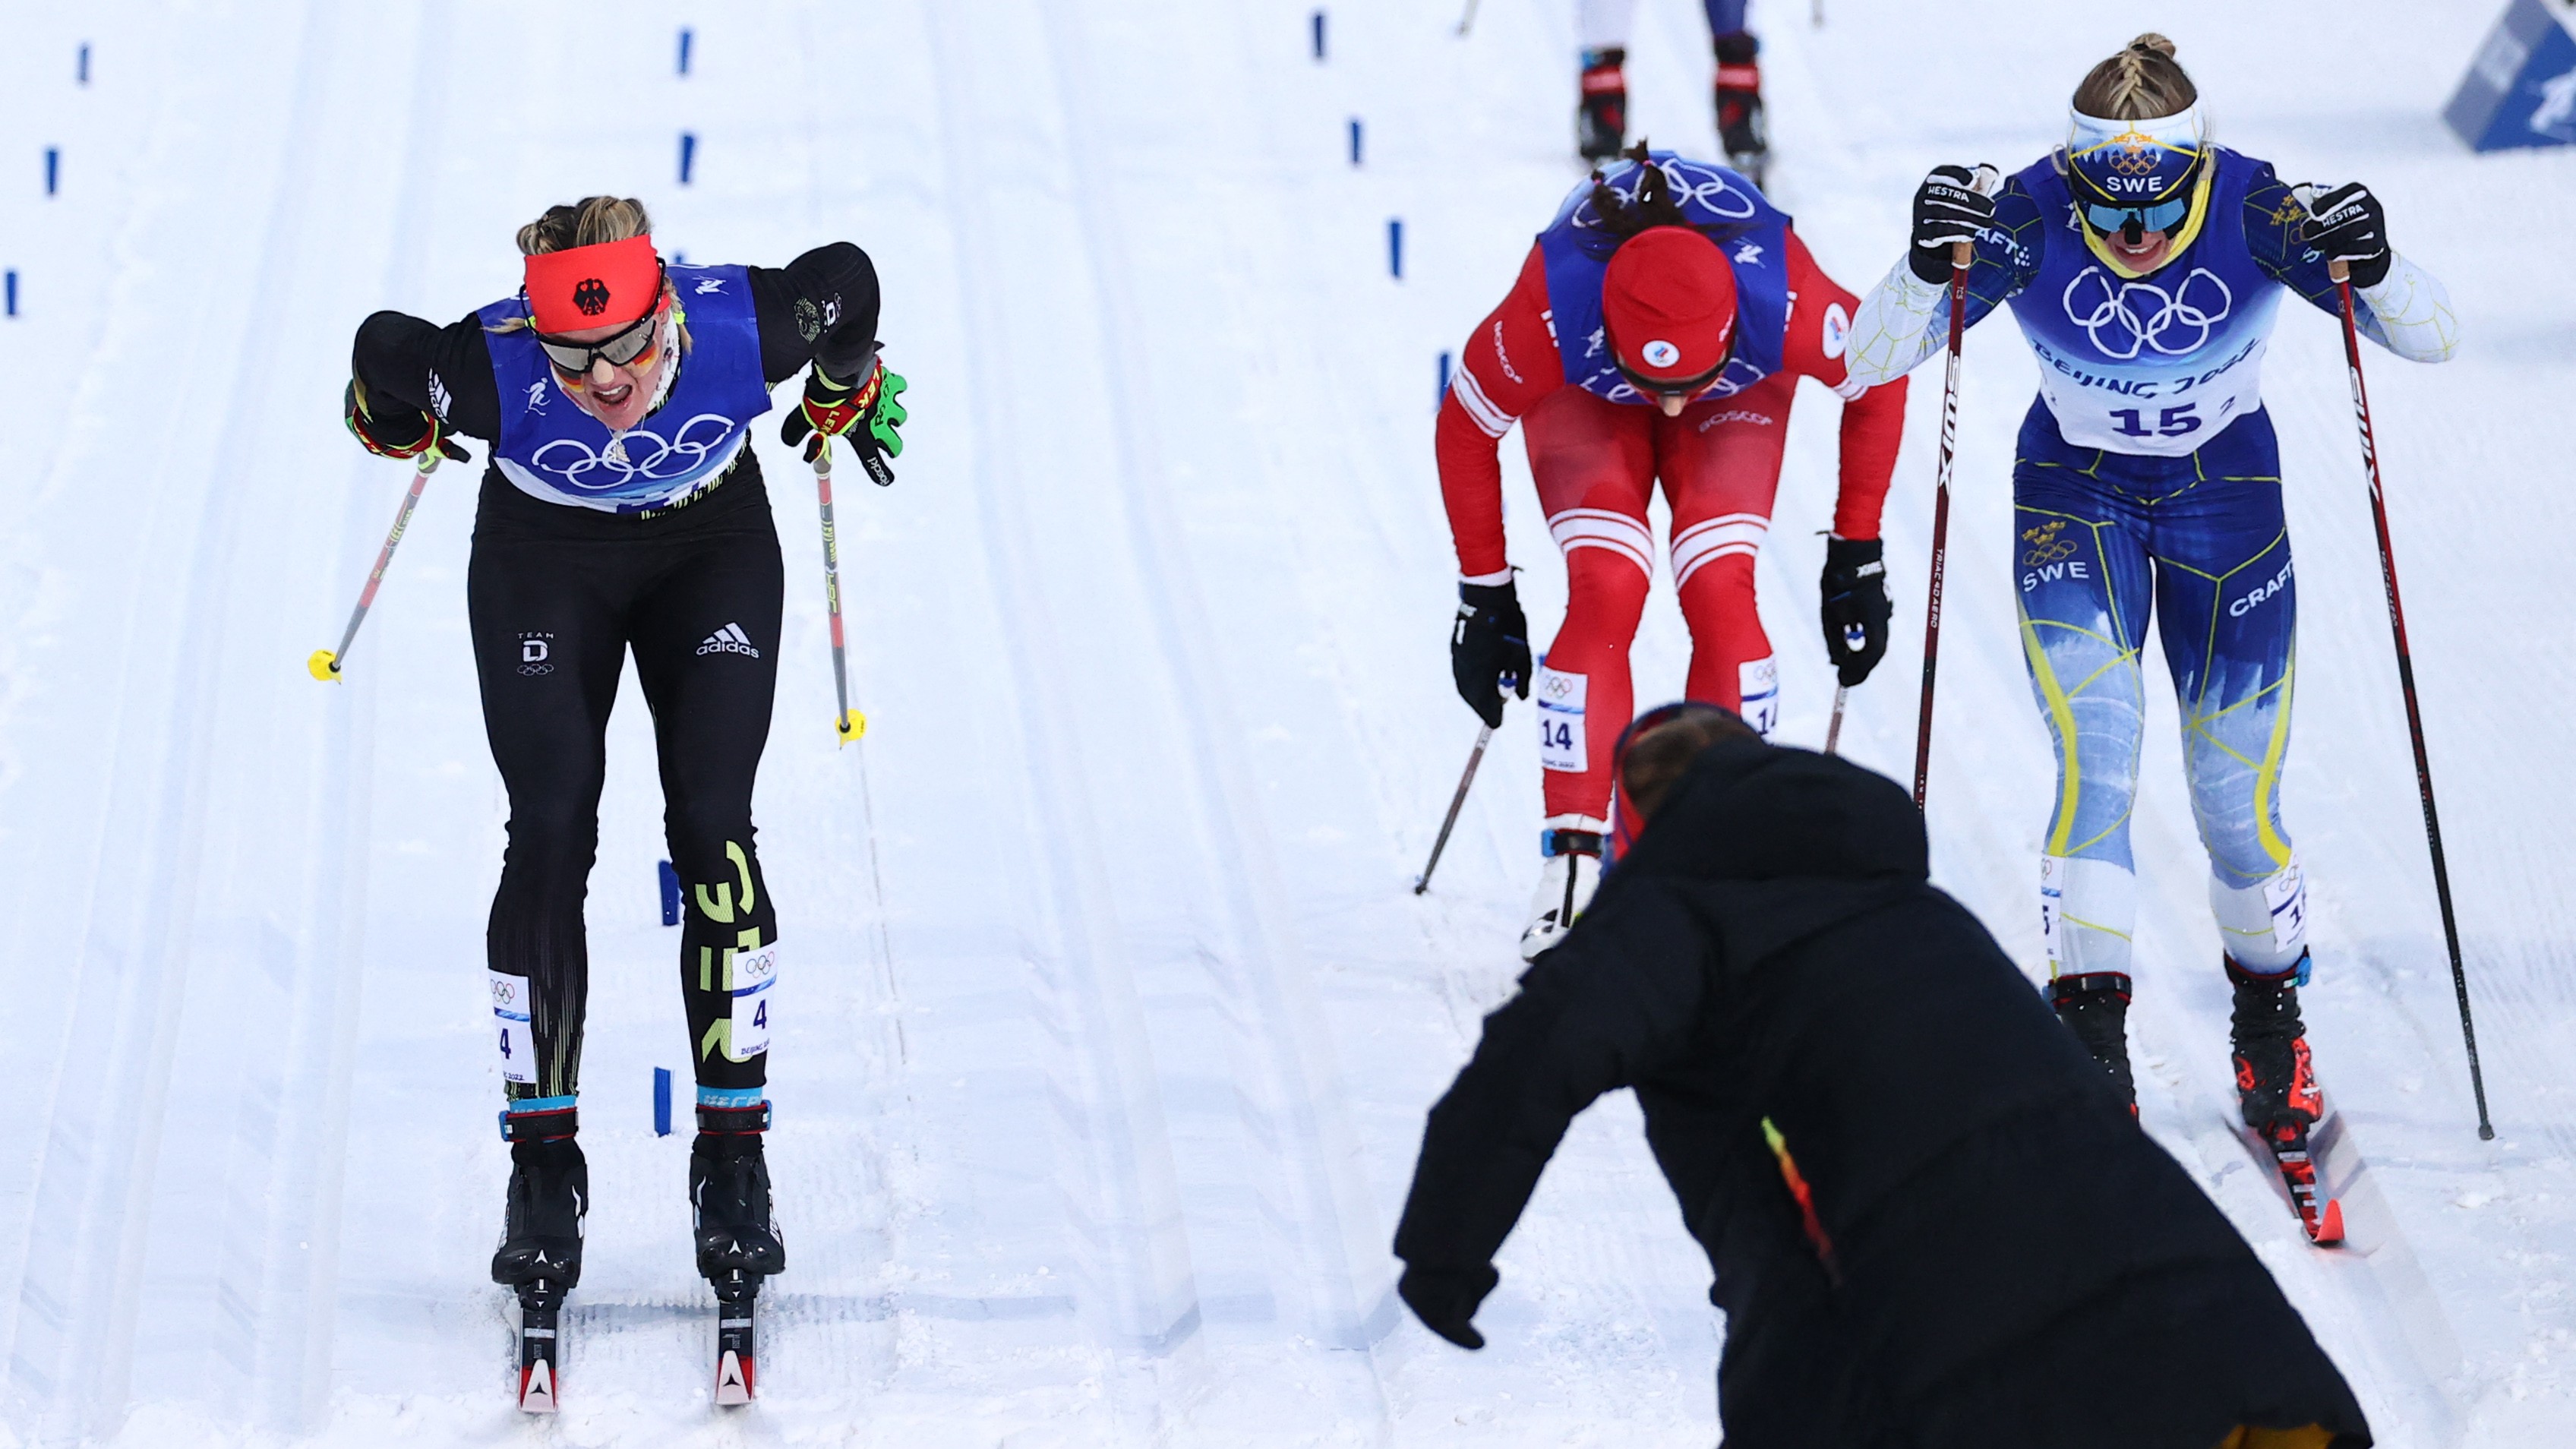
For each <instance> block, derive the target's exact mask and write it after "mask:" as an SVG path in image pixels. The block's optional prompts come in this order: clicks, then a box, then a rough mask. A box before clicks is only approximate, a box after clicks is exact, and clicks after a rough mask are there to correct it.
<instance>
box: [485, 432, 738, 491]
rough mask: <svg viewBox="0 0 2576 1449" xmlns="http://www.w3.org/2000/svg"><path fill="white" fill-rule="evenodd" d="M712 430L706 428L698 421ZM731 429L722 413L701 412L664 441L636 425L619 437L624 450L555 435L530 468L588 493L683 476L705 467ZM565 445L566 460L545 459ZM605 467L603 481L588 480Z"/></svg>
mask: <svg viewBox="0 0 2576 1449" xmlns="http://www.w3.org/2000/svg"><path fill="white" fill-rule="evenodd" d="M702 423H703V424H707V425H709V427H711V428H712V429H713V431H712V432H709V431H708V430H707V429H706V428H701V427H700V426H699V425H700V424H702ZM733 428H734V422H733V419H731V418H729V417H726V416H725V415H724V414H722V413H700V414H698V415H697V416H696V417H693V418H691V419H689V420H688V421H687V422H685V423H682V424H680V430H679V432H678V433H676V434H674V435H673V436H672V437H670V438H669V439H667V440H665V439H664V438H663V437H662V435H661V434H659V433H654V432H648V431H646V430H645V429H643V428H636V429H634V430H633V431H631V432H628V433H627V434H626V435H625V437H624V438H623V440H622V443H623V446H622V448H620V447H618V446H615V445H612V446H611V448H610V449H608V450H607V451H604V452H598V451H593V450H592V448H591V446H590V445H589V444H588V443H584V442H582V441H580V440H579V439H576V438H557V439H555V440H554V441H553V442H551V443H548V444H546V445H545V446H544V447H542V448H539V449H537V451H536V453H535V455H534V456H532V457H530V458H529V459H528V466H529V467H530V468H532V469H534V470H536V472H537V473H538V474H539V475H540V476H543V477H545V478H547V479H548V480H550V481H560V482H561V483H563V484H564V485H565V486H566V487H570V488H578V489H580V490H582V491H583V492H586V493H611V492H615V491H616V490H617V489H619V488H622V487H624V486H626V485H627V484H628V483H631V482H633V481H634V480H635V479H637V478H644V479H648V480H652V481H655V482H660V481H664V480H667V479H672V478H685V477H687V476H688V475H689V473H690V471H691V470H693V469H696V468H698V467H701V466H703V465H704V464H705V463H706V461H707V455H708V454H709V453H711V452H713V451H714V450H715V449H717V448H718V447H720V446H722V445H723V443H724V440H725V439H726V437H728V436H729V435H730V434H731V433H732V432H733ZM557 449H563V450H565V451H567V452H569V453H571V454H572V455H573V457H572V458H571V460H570V461H568V462H550V461H548V459H549V458H550V457H552V456H554V455H555V454H556V450H557ZM602 469H605V470H607V471H608V474H609V476H608V478H607V479H606V481H604V482H602V481H592V475H593V474H595V473H598V472H599V471H600V470H602Z"/></svg>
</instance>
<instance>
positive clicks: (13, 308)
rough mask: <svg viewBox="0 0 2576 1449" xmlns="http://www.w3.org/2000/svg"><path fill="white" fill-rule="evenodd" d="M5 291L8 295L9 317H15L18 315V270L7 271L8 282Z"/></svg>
mask: <svg viewBox="0 0 2576 1449" xmlns="http://www.w3.org/2000/svg"><path fill="white" fill-rule="evenodd" d="M5 290H7V292H8V293H9V315H10V316H12V317H15V316H17V315H18V270H17V268H15V267H12V268H10V269H9V280H8V284H7V287H6V289H5Z"/></svg>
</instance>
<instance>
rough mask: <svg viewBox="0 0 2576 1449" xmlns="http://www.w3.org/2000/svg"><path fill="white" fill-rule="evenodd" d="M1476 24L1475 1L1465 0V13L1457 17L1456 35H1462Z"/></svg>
mask: <svg viewBox="0 0 2576 1449" xmlns="http://www.w3.org/2000/svg"><path fill="white" fill-rule="evenodd" d="M1475 23H1476V0H1467V13H1466V14H1464V15H1461V16H1459V17H1458V33H1459V34H1460V35H1464V34H1466V33H1467V31H1468V30H1469V29H1470V28H1471V27H1473V26H1474V25H1475Z"/></svg>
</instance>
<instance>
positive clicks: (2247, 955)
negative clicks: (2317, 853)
mask: <svg viewBox="0 0 2576 1449" xmlns="http://www.w3.org/2000/svg"><path fill="white" fill-rule="evenodd" d="M2209 911H2210V914H2211V915H2213V916H2216V917H2217V918H2218V939H2219V944H2220V945H2221V946H2222V947H2224V948H2225V949H2226V952H2227V954H2228V955H2230V956H2233V957H2235V958H2236V964H2237V965H2239V966H2242V967H2244V968H2245V969H2246V970H2248V971H2255V972H2264V973H2270V972H2275V971H2286V970H2288V969H2289V968H2290V967H2291V966H2292V965H2294V964H2296V963H2297V961H2298V959H2299V954H2300V953H2301V952H2303V951H2305V950H2307V948H2308V882H2307V872H2306V871H2305V869H2303V868H2302V867H2301V865H2300V864H2299V856H2298V853H2297V852H2296V851H2293V852H2291V854H2290V863H2289V864H2288V865H2285V866H2283V867H2281V869H2280V870H2278V871H2276V872H2274V873H2273V874H2272V875H2271V876H2269V877H2267V878H2265V879H2263V880H2259V881H2256V882H2255V883H2254V884H2252V885H2250V886H2246V887H2244V888H2242V889H2238V888H2237V887H2234V886H2231V885H2229V884H2227V883H2226V882H2225V881H2223V880H2220V879H2218V878H2217V877H2216V876H2212V877H2210V880H2209Z"/></svg>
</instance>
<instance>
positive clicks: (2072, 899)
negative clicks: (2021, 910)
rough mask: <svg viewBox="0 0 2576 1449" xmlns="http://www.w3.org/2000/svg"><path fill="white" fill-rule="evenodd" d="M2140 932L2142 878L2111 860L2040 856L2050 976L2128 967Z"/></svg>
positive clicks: (2042, 914) (2042, 932)
mask: <svg viewBox="0 0 2576 1449" xmlns="http://www.w3.org/2000/svg"><path fill="white" fill-rule="evenodd" d="M2137 930H2138V878H2137V876H2136V875H2135V874H2134V873H2133V872H2131V871H2130V870H2129V869H2128V867H2126V866H2122V865H2115V864H2113V863H2112V862H2110V861H2107V860H2083V859H2079V858H2077V857H2074V856H2065V855H2043V856H2041V857H2040V858H2039V933H2040V938H2041V939H2042V940H2043V941H2044V942H2045V943H2046V944H2047V947H2048V973H2049V975H2050V976H2052V977H2055V976H2077V975H2081V974H2083V973H2085V972H2087V971H2126V970H2128V969H2129V943H2130V940H2131V938H2132V937H2134V936H2136V935H2137Z"/></svg>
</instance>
